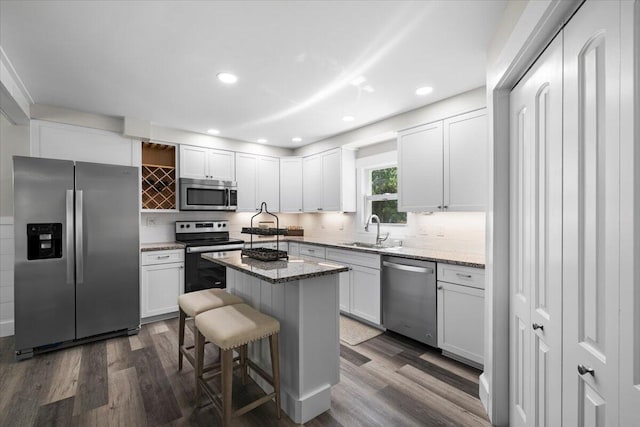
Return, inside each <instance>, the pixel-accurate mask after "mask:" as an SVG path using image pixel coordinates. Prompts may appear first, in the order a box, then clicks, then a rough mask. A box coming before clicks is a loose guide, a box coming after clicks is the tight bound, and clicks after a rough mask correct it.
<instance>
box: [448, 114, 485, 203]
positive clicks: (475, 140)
mask: <svg viewBox="0 0 640 427" xmlns="http://www.w3.org/2000/svg"><path fill="white" fill-rule="evenodd" d="M486 120H487V119H486V112H485V110H484V109H482V110H480V111H474V112H471V113H468V114H463V115H460V116H456V117H453V118H451V119H447V120H445V121H444V126H443V127H444V206H445V207H446V208H445V209H447V210H449V211H483V210H484V209H485V201H486V193H487V188H486V187H487V160H486V159H487V122H486Z"/></svg>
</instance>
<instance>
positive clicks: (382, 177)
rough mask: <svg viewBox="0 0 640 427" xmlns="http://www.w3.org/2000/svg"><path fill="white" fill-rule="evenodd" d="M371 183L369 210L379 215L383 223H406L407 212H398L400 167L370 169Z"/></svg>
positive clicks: (368, 198)
mask: <svg viewBox="0 0 640 427" xmlns="http://www.w3.org/2000/svg"><path fill="white" fill-rule="evenodd" d="M369 184H370V185H369V191H370V193H369V195H367V196H366V200H367V209H368V210H367V211H368V212H369V213H371V214H375V215H378V217H379V218H380V222H382V223H383V224H406V223H407V213H406V212H398V168H397V167H395V166H394V167H387V168H381V169H372V170H370V171H369Z"/></svg>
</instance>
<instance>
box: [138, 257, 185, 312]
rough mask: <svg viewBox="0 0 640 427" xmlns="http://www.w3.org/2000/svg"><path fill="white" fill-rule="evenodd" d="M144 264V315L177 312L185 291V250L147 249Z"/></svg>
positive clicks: (142, 295) (142, 306)
mask: <svg viewBox="0 0 640 427" xmlns="http://www.w3.org/2000/svg"><path fill="white" fill-rule="evenodd" d="M141 266H142V278H141V281H140V283H141V286H140V317H141V318H142V319H144V318H148V317H152V316H158V315H161V314H167V313H173V312H177V311H178V296H179V295H180V294H182V293H183V292H184V251H183V250H167V251H153V252H144V253H143V254H142V262H141Z"/></svg>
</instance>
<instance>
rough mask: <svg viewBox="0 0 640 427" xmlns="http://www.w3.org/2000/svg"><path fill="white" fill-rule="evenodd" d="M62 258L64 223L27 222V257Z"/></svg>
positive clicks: (31, 258) (34, 258) (32, 258)
mask: <svg viewBox="0 0 640 427" xmlns="http://www.w3.org/2000/svg"><path fill="white" fill-rule="evenodd" d="M47 258H62V224H61V223H57V222H56V223H46V224H27V259H29V260H36V259H47Z"/></svg>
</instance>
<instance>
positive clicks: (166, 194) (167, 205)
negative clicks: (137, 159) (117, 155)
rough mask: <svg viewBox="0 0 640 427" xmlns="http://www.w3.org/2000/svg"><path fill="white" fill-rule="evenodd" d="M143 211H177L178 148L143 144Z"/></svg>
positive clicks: (150, 143) (151, 143) (148, 143)
mask: <svg viewBox="0 0 640 427" xmlns="http://www.w3.org/2000/svg"><path fill="white" fill-rule="evenodd" d="M142 209H145V210H148V209H154V210H157V209H161V210H167V209H169V210H174V209H176V147H175V146H173V145H165V144H157V143H153V142H143V143H142Z"/></svg>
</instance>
